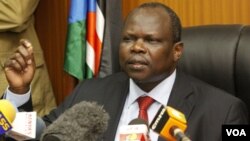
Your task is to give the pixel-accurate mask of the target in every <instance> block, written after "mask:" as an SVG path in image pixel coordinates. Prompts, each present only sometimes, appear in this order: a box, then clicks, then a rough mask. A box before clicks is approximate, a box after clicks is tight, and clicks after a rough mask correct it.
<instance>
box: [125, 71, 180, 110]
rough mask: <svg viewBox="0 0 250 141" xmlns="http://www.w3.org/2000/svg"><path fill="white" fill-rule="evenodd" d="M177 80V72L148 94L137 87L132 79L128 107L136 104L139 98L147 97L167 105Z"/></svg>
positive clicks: (130, 80)
mask: <svg viewBox="0 0 250 141" xmlns="http://www.w3.org/2000/svg"><path fill="white" fill-rule="evenodd" d="M175 78H176V70H175V71H174V72H173V73H172V74H171V75H170V76H169V77H167V78H165V79H164V80H163V81H162V82H161V83H159V84H158V85H157V86H156V87H155V88H153V89H152V90H151V91H150V92H148V93H147V92H144V91H143V90H142V89H141V88H139V87H138V86H137V85H136V83H135V82H134V81H133V80H132V79H131V78H130V79H129V95H128V106H129V105H131V104H133V103H134V102H136V100H137V98H138V97H140V96H146V95H147V96H150V97H151V98H153V99H154V100H155V101H157V102H159V103H160V104H162V105H167V102H168V99H169V96H170V93H171V90H172V88H173V85H174V81H175ZM163 97H164V98H163Z"/></svg>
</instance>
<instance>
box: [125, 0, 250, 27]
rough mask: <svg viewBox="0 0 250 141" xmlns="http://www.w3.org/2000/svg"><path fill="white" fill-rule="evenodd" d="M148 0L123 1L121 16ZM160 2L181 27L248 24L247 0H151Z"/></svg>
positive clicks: (248, 2)
mask: <svg viewBox="0 0 250 141" xmlns="http://www.w3.org/2000/svg"><path fill="white" fill-rule="evenodd" d="M149 1H150V0H123V16H124V17H125V16H126V15H127V14H128V12H129V11H131V9H133V8H134V7H136V6H138V5H139V4H141V3H143V2H149ZM151 1H156V2H161V3H164V4H166V5H168V6H169V7H171V8H172V9H174V11H175V12H176V13H177V14H178V15H179V17H180V18H181V21H182V24H183V26H184V27H185V26H194V25H205V24H250V1H249V0H151Z"/></svg>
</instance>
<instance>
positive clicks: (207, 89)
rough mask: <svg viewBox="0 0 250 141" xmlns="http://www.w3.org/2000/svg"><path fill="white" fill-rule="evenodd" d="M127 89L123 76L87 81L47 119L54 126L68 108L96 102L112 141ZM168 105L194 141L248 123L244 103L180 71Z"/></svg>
mask: <svg viewBox="0 0 250 141" xmlns="http://www.w3.org/2000/svg"><path fill="white" fill-rule="evenodd" d="M128 90H129V78H128V77H127V76H126V75H125V74H124V73H117V74H113V75H111V76H108V77H106V78H103V79H91V80H86V81H84V82H82V83H81V84H79V85H78V86H77V87H76V89H75V90H74V92H73V93H72V94H71V95H70V96H69V97H68V98H67V99H66V100H65V102H64V103H63V104H62V105H60V106H59V107H58V109H56V110H54V111H52V112H51V113H50V114H49V115H48V116H46V117H44V120H45V121H46V122H48V123H51V122H52V121H53V120H55V119H56V118H57V117H58V116H59V115H60V114H61V113H63V112H64V110H65V109H67V108H69V107H71V106H72V105H74V104H75V103H78V102H80V101H82V100H85V101H97V102H98V104H100V105H104V109H105V110H106V111H107V112H108V113H109V115H110V120H109V125H108V129H107V131H106V132H105V134H104V141H112V140H114V137H115V133H116V130H117V126H118V123H119V119H120V116H121V112H122V110H123V106H124V103H125V100H126V96H127V94H128ZM168 105H169V106H172V107H174V108H175V109H178V110H179V111H181V112H183V113H184V114H185V116H186V118H187V122H188V128H187V132H186V134H187V135H188V136H190V138H191V139H192V140H193V141H220V140H221V125H222V124H243V123H247V109H246V107H245V105H244V103H242V101H241V100H239V99H237V98H235V97H233V96H231V95H230V94H228V93H226V92H224V91H222V90H219V89H217V88H215V87H212V86H210V85H208V84H206V83H204V82H202V81H199V80H197V79H195V78H193V77H191V76H188V75H186V74H184V73H182V72H180V71H177V75H176V80H175V83H174V86H173V89H172V92H171V95H170V98H169V102H168ZM159 140H162V139H159ZM162 141H163V140H162Z"/></svg>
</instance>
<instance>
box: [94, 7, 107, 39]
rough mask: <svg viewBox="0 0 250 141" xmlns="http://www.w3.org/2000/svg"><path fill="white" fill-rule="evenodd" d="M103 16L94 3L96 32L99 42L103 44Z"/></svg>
mask: <svg viewBox="0 0 250 141" xmlns="http://www.w3.org/2000/svg"><path fill="white" fill-rule="evenodd" d="M104 21H105V20H104V16H103V14H102V11H101V9H100V7H99V5H98V3H96V32H97V36H98V38H99V40H100V41H101V42H103V33H104V23H105V22H104Z"/></svg>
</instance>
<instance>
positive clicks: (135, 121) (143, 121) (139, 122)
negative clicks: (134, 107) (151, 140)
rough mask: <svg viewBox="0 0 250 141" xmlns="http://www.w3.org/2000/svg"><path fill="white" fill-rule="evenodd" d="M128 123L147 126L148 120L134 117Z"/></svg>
mask: <svg viewBox="0 0 250 141" xmlns="http://www.w3.org/2000/svg"><path fill="white" fill-rule="evenodd" d="M128 124H129V125H138V124H145V125H147V127H148V122H147V121H145V120H143V119H141V118H135V119H133V120H131V121H130V122H129V123H128Z"/></svg>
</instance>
